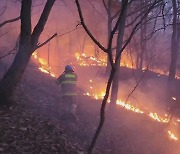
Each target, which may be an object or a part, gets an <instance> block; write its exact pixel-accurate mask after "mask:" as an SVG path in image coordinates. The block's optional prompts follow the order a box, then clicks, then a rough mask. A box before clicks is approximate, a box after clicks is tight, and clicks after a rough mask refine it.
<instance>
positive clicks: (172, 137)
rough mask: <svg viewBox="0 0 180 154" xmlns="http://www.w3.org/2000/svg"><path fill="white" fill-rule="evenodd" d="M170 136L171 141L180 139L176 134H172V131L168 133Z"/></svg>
mask: <svg viewBox="0 0 180 154" xmlns="http://www.w3.org/2000/svg"><path fill="white" fill-rule="evenodd" d="M168 135H169V138H170V139H172V140H175V141H177V140H178V137H177V136H175V134H174V133H172V132H171V131H168Z"/></svg>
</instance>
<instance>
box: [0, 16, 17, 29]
mask: <svg viewBox="0 0 180 154" xmlns="http://www.w3.org/2000/svg"><path fill="white" fill-rule="evenodd" d="M19 19H20V17H16V18H13V19H10V20H6V21H4V22H3V23H0V27H2V26H4V25H6V24H8V23H11V22H15V21H17V20H19Z"/></svg>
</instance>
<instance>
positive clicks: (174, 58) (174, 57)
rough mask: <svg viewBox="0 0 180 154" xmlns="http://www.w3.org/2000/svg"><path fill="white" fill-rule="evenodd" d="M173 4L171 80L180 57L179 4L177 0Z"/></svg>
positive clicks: (173, 0)
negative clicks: (179, 53)
mask: <svg viewBox="0 0 180 154" xmlns="http://www.w3.org/2000/svg"><path fill="white" fill-rule="evenodd" d="M172 4H173V33H172V38H171V62H170V67H169V80H173V79H174V78H175V75H176V67H177V58H178V50H179V45H178V44H179V42H178V40H179V38H180V36H179V35H180V30H179V26H180V25H179V21H178V14H177V4H176V0H172Z"/></svg>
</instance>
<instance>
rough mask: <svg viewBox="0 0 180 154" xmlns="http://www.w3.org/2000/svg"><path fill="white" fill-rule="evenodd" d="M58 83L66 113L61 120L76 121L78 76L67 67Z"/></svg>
mask: <svg viewBox="0 0 180 154" xmlns="http://www.w3.org/2000/svg"><path fill="white" fill-rule="evenodd" d="M56 83H57V84H58V85H60V86H61V91H62V100H63V105H64V113H63V114H62V116H61V118H63V119H64V120H75V121H76V114H75V112H76V95H77V93H76V83H77V75H76V74H75V73H74V70H73V68H72V67H71V66H70V65H66V67H65V70H64V72H63V74H61V75H60V76H59V77H58V78H57V80H56Z"/></svg>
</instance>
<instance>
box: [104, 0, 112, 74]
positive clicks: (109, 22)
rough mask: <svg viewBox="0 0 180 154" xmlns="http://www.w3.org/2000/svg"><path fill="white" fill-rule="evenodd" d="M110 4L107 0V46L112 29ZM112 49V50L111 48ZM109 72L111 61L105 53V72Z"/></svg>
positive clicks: (109, 0)
mask: <svg viewBox="0 0 180 154" xmlns="http://www.w3.org/2000/svg"><path fill="white" fill-rule="evenodd" d="M111 7H112V4H111V0H108V10H107V11H108V21H107V25H108V27H107V30H108V39H107V46H108V42H109V38H110V35H111V31H112V17H111V15H112V11H111V10H112V8H111ZM111 51H112V50H111ZM110 72H111V63H110V61H109V57H108V55H107V66H106V72H105V73H106V74H107V75H109V74H110Z"/></svg>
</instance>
